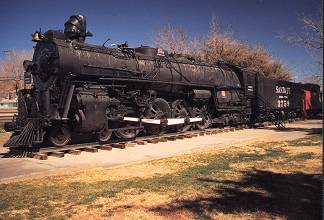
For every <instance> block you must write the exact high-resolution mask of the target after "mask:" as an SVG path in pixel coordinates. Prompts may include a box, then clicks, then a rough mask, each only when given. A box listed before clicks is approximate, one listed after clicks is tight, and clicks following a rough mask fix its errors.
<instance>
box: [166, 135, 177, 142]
mask: <svg viewBox="0 0 324 220" xmlns="http://www.w3.org/2000/svg"><path fill="white" fill-rule="evenodd" d="M166 139H167V140H168V141H175V140H176V139H177V137H176V136H169V137H166Z"/></svg>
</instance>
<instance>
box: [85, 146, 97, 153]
mask: <svg viewBox="0 0 324 220" xmlns="http://www.w3.org/2000/svg"><path fill="white" fill-rule="evenodd" d="M83 150H84V151H85V152H89V153H97V152H98V148H94V147H85V148H83Z"/></svg>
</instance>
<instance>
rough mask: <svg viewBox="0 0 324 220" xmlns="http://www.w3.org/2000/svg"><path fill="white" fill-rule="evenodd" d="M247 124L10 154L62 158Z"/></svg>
mask: <svg viewBox="0 0 324 220" xmlns="http://www.w3.org/2000/svg"><path fill="white" fill-rule="evenodd" d="M244 128H246V127H245V126H239V127H235V128H234V127H230V128H223V129H220V128H212V129H206V130H194V131H187V132H177V133H168V134H163V135H159V136H157V135H152V136H144V137H137V138H135V139H130V140H125V139H124V140H121V139H119V140H112V141H110V142H108V143H99V142H91V143H82V144H73V145H67V146H64V147H47V148H39V149H31V150H30V151H26V150H19V149H17V150H12V151H10V152H9V153H8V154H9V155H11V156H12V157H30V158H34V159H39V160H47V159H48V158H49V157H58V158H62V157H64V155H65V154H73V155H80V154H81V153H82V152H89V153H97V152H99V151H111V150H113V149H114V148H118V149H127V148H128V147H136V146H142V145H147V144H157V143H160V142H170V141H175V140H183V139H188V138H194V137H198V136H205V135H216V134H219V133H225V132H233V131H235V130H243V129H244Z"/></svg>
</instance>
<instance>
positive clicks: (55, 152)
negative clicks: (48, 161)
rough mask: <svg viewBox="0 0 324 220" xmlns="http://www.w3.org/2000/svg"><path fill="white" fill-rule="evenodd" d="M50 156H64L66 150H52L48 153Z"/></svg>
mask: <svg viewBox="0 0 324 220" xmlns="http://www.w3.org/2000/svg"><path fill="white" fill-rule="evenodd" d="M48 155H49V156H52V157H59V158H61V157H64V152H61V151H54V152H50V153H48Z"/></svg>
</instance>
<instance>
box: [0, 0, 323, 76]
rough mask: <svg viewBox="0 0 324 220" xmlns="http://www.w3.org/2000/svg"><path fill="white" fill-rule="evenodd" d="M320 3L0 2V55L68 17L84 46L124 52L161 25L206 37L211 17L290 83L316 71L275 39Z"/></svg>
mask: <svg viewBox="0 0 324 220" xmlns="http://www.w3.org/2000/svg"><path fill="white" fill-rule="evenodd" d="M320 7H321V0H244V1H243V0H214V1H212V0H210V1H204V0H199V1H198V0H197V1H192V0H187V1H185V0H173V1H170V0H163V1H155V0H151V1H149V0H147V1H144V0H139V1H130V0H129V1H126V0H118V1H109V0H106V1H99V0H98V1H97V0H92V1H81V0H79V1H73V0H70V1H67V0H65V1H61V0H56V1H46V0H43V1H40V0H35V1H28V2H26V1H16V0H11V1H2V2H1V4H0V28H1V32H0V52H1V51H5V50H11V49H26V50H31V48H32V46H33V45H34V43H33V42H32V41H31V34H32V33H33V32H34V31H36V30H39V28H41V29H42V31H46V30H48V29H61V30H62V29H63V28H64V22H65V21H66V20H67V19H68V17H69V16H70V15H72V14H83V15H85V16H86V18H87V28H88V30H89V31H91V32H92V33H93V35H94V36H93V37H92V38H88V42H89V43H94V44H102V43H103V42H104V41H105V40H106V39H107V38H108V37H109V38H111V41H110V43H122V42H124V41H128V43H129V45H130V46H134V47H135V46H139V45H141V44H142V45H152V36H153V34H154V32H156V31H157V30H159V29H161V28H162V27H164V26H165V25H167V24H171V25H173V26H176V27H181V28H182V29H184V30H185V31H186V33H187V34H188V35H189V36H191V37H201V36H204V35H206V34H208V31H209V23H210V19H211V17H212V16H213V15H215V16H216V17H217V19H218V22H219V24H220V28H221V30H227V29H230V30H231V31H232V32H233V37H234V38H236V39H239V40H242V41H246V42H248V43H250V44H256V45H260V46H262V47H264V48H266V49H268V50H269V51H270V52H271V53H272V54H273V56H274V58H276V59H279V60H281V61H283V62H284V63H286V64H287V65H288V67H289V68H290V69H291V70H292V72H293V73H294V77H295V80H296V81H299V80H301V79H302V78H303V77H305V76H307V74H310V73H314V72H316V71H317V72H318V71H319V68H318V65H317V64H316V63H315V62H314V61H313V59H312V58H311V57H310V55H309V54H308V53H307V51H305V50H304V49H303V48H299V47H293V46H291V45H289V44H287V43H286V42H283V41H282V40H280V39H278V38H277V37H276V36H278V35H279V34H280V33H289V32H299V31H301V27H300V26H301V24H300V23H299V21H298V16H301V15H307V16H316V15H317V14H318V13H319V9H320ZM1 57H2V56H0V59H1Z"/></svg>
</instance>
